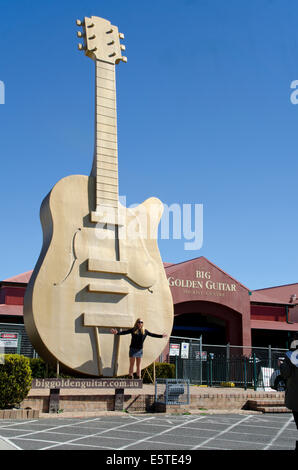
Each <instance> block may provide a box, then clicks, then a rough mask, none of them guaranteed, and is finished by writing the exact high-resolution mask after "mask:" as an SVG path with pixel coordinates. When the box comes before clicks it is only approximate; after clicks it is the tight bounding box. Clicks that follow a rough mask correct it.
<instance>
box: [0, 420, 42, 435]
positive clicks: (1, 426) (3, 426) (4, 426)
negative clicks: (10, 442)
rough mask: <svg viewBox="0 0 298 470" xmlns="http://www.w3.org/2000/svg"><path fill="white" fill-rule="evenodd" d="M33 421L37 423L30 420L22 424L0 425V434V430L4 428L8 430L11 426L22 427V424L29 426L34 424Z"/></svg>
mask: <svg viewBox="0 0 298 470" xmlns="http://www.w3.org/2000/svg"><path fill="white" fill-rule="evenodd" d="M35 421H37V419H32V420H30V421H24V422H20V423H10V424H2V425H0V432H1V429H4V428H5V429H6V428H10V427H11V426H19V425H20V426H22V425H23V424H29V423H34V422H35Z"/></svg>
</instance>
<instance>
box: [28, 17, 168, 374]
mask: <svg viewBox="0 0 298 470" xmlns="http://www.w3.org/2000/svg"><path fill="white" fill-rule="evenodd" d="M77 25H78V26H81V27H82V31H79V32H78V36H79V37H81V38H83V40H84V43H83V44H79V49H80V50H84V51H85V54H86V55H87V56H88V57H90V58H91V59H93V60H94V62H95V73H96V90H95V96H96V100H95V103H96V104H95V151H94V158H93V166H92V171H91V175H90V176H89V177H88V176H82V175H72V176H67V177H66V178H63V179H62V180H60V181H59V182H58V183H57V184H56V185H55V186H54V188H53V189H52V190H51V191H50V193H49V194H48V195H47V196H46V197H45V199H44V201H43V202H42V205H41V210H40V218H41V224H42V229H43V246H42V250H41V253H40V256H39V259H38V261H37V264H36V266H35V269H34V272H33V274H32V277H31V280H30V283H29V285H28V288H27V291H26V296H25V302H24V322H25V327H26V330H27V332H28V335H29V337H30V340H31V342H32V343H33V345H34V347H35V349H36V350H37V352H38V353H39V354H40V355H41V356H42V357H43V358H44V359H45V360H46V361H48V362H54V363H55V362H56V361H59V363H60V364H61V366H62V367H63V366H64V368H65V369H66V370H70V371H75V372H76V373H81V374H85V375H89V376H105V377H111V376H120V375H125V374H127V372H128V348H129V340H130V338H129V336H130V335H129V336H121V337H120V336H114V335H112V334H110V328H111V327H116V328H131V327H132V326H133V325H134V323H135V320H136V318H138V317H142V318H143V319H144V324H145V326H146V327H147V326H148V329H150V330H151V331H154V332H156V333H167V334H168V335H170V333H171V330H172V325H173V302H172V296H171V292H170V288H169V285H168V282H167V279H166V276H165V272H164V268H163V264H162V260H161V257H160V254H159V250H158V245H157V230H158V224H159V221H160V218H161V215H162V211H163V206H162V203H161V202H160V201H159V200H158V199H156V198H149V199H147V200H146V201H145V202H143V204H141V208H142V211H141V212H142V214H144V213H145V214H147V216H146V220H145V223H143V221H144V217H142V218H138V213H139V210H138V208H134V209H127V208H125V207H124V206H122V205H121V204H120V202H119V195H118V150H117V114H116V86H115V65H116V64H118V63H119V62H120V61H124V62H126V61H127V59H126V57H123V56H122V50H124V49H125V47H124V45H122V44H120V41H119V39H123V38H124V35H123V34H121V33H119V32H118V28H117V27H116V26H113V25H111V23H110V22H109V21H107V20H105V19H103V18H99V17H95V16H92V17H91V18H87V17H86V18H85V19H84V20H83V21H79V20H78V21H77ZM132 222H133V224H134V227H135V231H134V236H132V237H130V236H126V237H119V230H120V229H121V230H122V229H123V227H124V228H125V226H128V225H130V226H131V224H132ZM136 234H137V236H136ZM166 343H167V339H166V338H164V339H162V340H160V341H158V342H154V339H153V340H152V339H151V338H149V337H148V339H147V342H146V347H145V350H144V357H143V367H146V366H148V365H149V364H150V363H152V362H153V361H154V360H155V359H156V358H157V357H158V355H159V354H160V353H161V352H162V351H163V349H164V348H165V346H166Z"/></svg>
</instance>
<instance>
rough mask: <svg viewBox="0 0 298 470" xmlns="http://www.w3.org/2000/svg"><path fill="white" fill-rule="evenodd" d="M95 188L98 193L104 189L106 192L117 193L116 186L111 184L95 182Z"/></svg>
mask: <svg viewBox="0 0 298 470" xmlns="http://www.w3.org/2000/svg"><path fill="white" fill-rule="evenodd" d="M96 189H97V191H98V193H100V192H101V191H106V192H107V194H108V193H113V194H117V195H118V186H116V185H115V186H113V185H111V184H106V183H97V185H96Z"/></svg>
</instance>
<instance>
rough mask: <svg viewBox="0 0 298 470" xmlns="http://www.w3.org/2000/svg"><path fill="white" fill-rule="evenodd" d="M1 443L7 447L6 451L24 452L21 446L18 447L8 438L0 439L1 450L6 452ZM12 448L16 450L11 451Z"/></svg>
mask: <svg viewBox="0 0 298 470" xmlns="http://www.w3.org/2000/svg"><path fill="white" fill-rule="evenodd" d="M1 441H3V442H4V447H5V450H22V449H21V448H20V447H19V446H17V445H16V444H15V443H14V442H10V440H9V439H7V438H6V437H2V436H1V439H0V450H4V448H3V446H1ZM5 444H7V447H8V448H9V449H8V448H7V447H6V446H5ZM11 447H13V448H14V449H11Z"/></svg>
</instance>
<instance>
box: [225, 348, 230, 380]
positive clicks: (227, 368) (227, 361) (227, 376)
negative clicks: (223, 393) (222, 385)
mask: <svg viewBox="0 0 298 470" xmlns="http://www.w3.org/2000/svg"><path fill="white" fill-rule="evenodd" d="M226 355H227V359H226V382H229V381H230V343H227V347H226Z"/></svg>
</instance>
